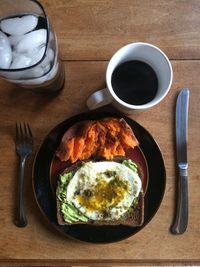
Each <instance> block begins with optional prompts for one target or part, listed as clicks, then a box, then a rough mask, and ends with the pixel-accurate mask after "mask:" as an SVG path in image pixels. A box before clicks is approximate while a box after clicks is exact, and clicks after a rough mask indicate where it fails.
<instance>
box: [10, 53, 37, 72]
mask: <svg viewBox="0 0 200 267" xmlns="http://www.w3.org/2000/svg"><path fill="white" fill-rule="evenodd" d="M30 65H33V64H32V59H31V58H30V57H27V56H25V55H22V54H18V55H16V56H15V57H14V59H13V62H12V64H11V66H10V69H20V68H26V67H29V66H30Z"/></svg>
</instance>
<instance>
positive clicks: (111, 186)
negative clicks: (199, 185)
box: [78, 176, 128, 213]
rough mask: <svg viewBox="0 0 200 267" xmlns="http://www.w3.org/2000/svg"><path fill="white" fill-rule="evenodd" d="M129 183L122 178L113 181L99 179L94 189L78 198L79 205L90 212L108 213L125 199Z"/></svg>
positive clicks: (117, 177) (115, 178)
mask: <svg viewBox="0 0 200 267" xmlns="http://www.w3.org/2000/svg"><path fill="white" fill-rule="evenodd" d="M127 191H128V182H127V181H126V180H123V179H122V178H121V177H120V176H116V177H114V179H112V180H111V181H106V180H105V179H100V178H99V179H98V180H97V184H96V185H95V187H94V188H93V189H88V190H85V191H84V192H83V193H82V194H81V195H79V196H78V201H79V203H80V204H81V205H82V206H84V207H85V208H86V209H87V210H88V211H99V212H103V213H104V212H108V211H109V210H110V209H111V208H113V207H115V206H116V205H117V204H118V203H119V202H121V201H122V200H123V199H124V196H125V194H126V192H127Z"/></svg>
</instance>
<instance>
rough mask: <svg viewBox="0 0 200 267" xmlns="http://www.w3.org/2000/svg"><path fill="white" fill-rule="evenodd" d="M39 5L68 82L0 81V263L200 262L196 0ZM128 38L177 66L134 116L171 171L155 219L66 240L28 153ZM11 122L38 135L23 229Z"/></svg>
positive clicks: (75, 109) (92, 85) (96, 82)
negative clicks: (178, 120)
mask: <svg viewBox="0 0 200 267" xmlns="http://www.w3.org/2000/svg"><path fill="white" fill-rule="evenodd" d="M41 3H42V4H43V5H44V7H45V8H46V10H47V13H48V14H49V16H50V19H51V21H52V24H53V26H54V29H55V30H56V33H57V36H58V42H59V46H60V52H61V57H62V59H63V61H64V64H65V73H66V83H65V88H64V89H63V91H61V92H60V94H58V95H57V96H55V95H50V94H40V93H33V92H31V91H28V90H24V89H19V88H16V86H15V85H11V84H9V83H8V82H6V81H4V80H2V79H1V80H0V91H1V93H0V151H1V154H0V173H1V176H0V179H1V186H0V265H1V266H143V265H157V266H158V265H162V266H163V265H171V266H172V265H200V227H199V221H200V212H199V210H200V208H199V207H200V190H199V188H200V187H199V184H200V174H199V163H200V147H199V144H200V134H199V132H200V119H199V114H200V113H199V103H200V93H199V92H200V91H199V86H200V75H199V70H200V60H199V59H200V46H199V43H200V28H199V25H200V16H199V10H200V1H198V0H196V1H195V0H192V1H186V0H182V1H164V0H158V1H148V0H145V1H139V0H138V1H137V0H135V1H132V0H124V1H119V0H115V1H114V0H113V1H111V0H110V1H109V0H100V1H97V0H96V1H94V0H79V1H78V0H68V1H65V0H56V1H50V0H41ZM0 5H1V4H0ZM134 41H145V42H149V43H153V44H155V45H157V46H159V47H160V48H162V49H163V50H164V52H166V53H167V55H168V56H169V57H170V59H171V62H172V67H173V71H174V80H173V84H172V88H171V90H170V92H169V94H168V95H167V97H166V98H165V99H164V100H163V101H162V102H161V103H160V104H158V105H157V106H155V107H154V108H151V109H150V110H149V111H148V112H146V111H145V112H141V113H137V114H135V115H132V116H130V117H131V118H132V119H134V120H136V121H137V122H138V123H140V124H141V125H142V126H143V127H145V128H146V129H147V130H148V131H149V132H150V133H151V134H152V135H153V137H154V138H155V140H156V141H157V142H158V144H159V146H160V148H161V151H162V153H163V157H164V160H165V166H166V172H167V185H166V191H165V195H164V199H163V201H162V204H161V207H160V209H159V210H158V212H157V213H156V215H155V217H154V218H153V219H152V221H151V222H150V223H149V224H148V225H147V226H146V227H145V228H144V229H143V230H142V231H140V232H139V233H137V234H136V235H135V236H133V237H131V238H128V239H126V240H124V241H121V242H117V243H113V244H106V245H94V244H88V243H83V242H78V241H75V240H71V239H69V238H66V237H64V236H62V235H60V234H59V233H57V232H56V231H55V230H54V229H53V228H52V227H51V225H50V224H49V223H48V221H47V220H46V219H45V218H44V217H43V215H42V214H41V212H40V210H39V208H38V206H37V204H36V201H35V199H34V195H33V189H32V181H31V179H32V178H31V173H32V165H33V161H34V157H35V155H36V153H37V151H38V149H39V147H40V145H41V143H42V141H43V140H44V138H45V136H46V135H47V134H48V133H49V131H50V130H51V129H52V128H53V127H55V126H56V125H57V124H58V123H60V122H62V121H63V120H65V119H66V118H69V117H71V116H73V115H76V114H79V113H82V112H85V111H87V107H86V99H87V97H88V96H89V95H90V94H91V93H92V92H94V91H95V90H97V89H101V88H103V87H105V71H106V67H107V64H108V60H109V58H110V57H111V55H112V54H113V53H114V52H115V50H117V49H118V48H120V47H121V46H122V45H124V44H126V43H128V42H134ZM182 87H188V88H189V89H190V103H189V133H188V161H189V225H188V229H187V231H186V232H185V233H184V234H183V235H179V236H175V235H172V234H171V233H170V231H169V228H170V226H171V224H172V221H173V213H174V206H175V184H176V177H177V175H176V174H177V170H176V165H175V142H174V141H175V128H174V115H175V102H176V97H177V94H178V92H179V90H180V89H181V88H182ZM111 108H112V107H111ZM112 109H113V108H112ZM113 110H114V109H113ZM16 121H28V122H30V124H31V128H32V131H33V135H34V151H33V153H32V155H31V156H30V157H29V158H28V161H27V165H26V180H25V207H26V211H27V217H28V226H27V227H26V228H17V227H16V226H15V225H14V224H13V219H14V213H15V207H16V191H17V181H18V163H19V162H18V158H17V156H16V153H15V144H14V138H15V122H16ZM152 156H153V155H152Z"/></svg>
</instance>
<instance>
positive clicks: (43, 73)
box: [0, 0, 65, 92]
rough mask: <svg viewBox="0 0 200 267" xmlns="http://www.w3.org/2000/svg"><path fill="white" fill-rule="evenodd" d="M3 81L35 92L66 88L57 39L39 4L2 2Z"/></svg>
mask: <svg viewBox="0 0 200 267" xmlns="http://www.w3.org/2000/svg"><path fill="white" fill-rule="evenodd" d="M0 77H1V78H4V79H6V80H8V81H9V82H11V83H14V84H17V85H19V86H20V87H24V88H28V89H31V90H34V91H36V92H58V91H60V90H61V89H62V88H63V87H64V81H65V74H64V66H63V64H62V62H61V60H60V59H59V55H58V44H57V38H56V35H55V32H54V31H53V29H52V26H51V24H50V22H49V18H48V16H47V14H46V12H45V10H44V8H43V6H42V5H41V4H40V3H39V2H38V1H35V0H18V1H13V0H1V1H0Z"/></svg>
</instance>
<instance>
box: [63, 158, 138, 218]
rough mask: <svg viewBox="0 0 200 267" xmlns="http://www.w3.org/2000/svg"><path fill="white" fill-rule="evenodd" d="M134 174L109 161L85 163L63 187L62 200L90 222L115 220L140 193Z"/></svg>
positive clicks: (136, 177) (124, 167)
mask: <svg viewBox="0 0 200 267" xmlns="http://www.w3.org/2000/svg"><path fill="white" fill-rule="evenodd" d="M141 187H142V183H141V179H140V177H139V175H138V173H137V172H134V171H133V170H131V169H130V168H128V167H127V166H125V165H123V164H121V163H117V162H112V161H102V162H87V163H84V164H83V166H82V167H81V168H79V169H78V170H77V171H76V172H75V174H74V176H73V177H72V179H71V180H70V182H69V184H68V187H67V194H66V199H67V201H68V202H70V203H72V204H73V205H74V206H75V207H76V208H77V209H78V210H79V211H80V212H81V213H83V214H84V215H85V216H87V217H88V218H89V219H91V220H95V221H98V220H117V219H119V218H120V217H121V216H122V215H123V214H124V213H126V212H127V211H128V209H129V208H130V207H131V205H132V203H133V201H134V199H136V198H137V197H138V195H139V193H140V191H141Z"/></svg>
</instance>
